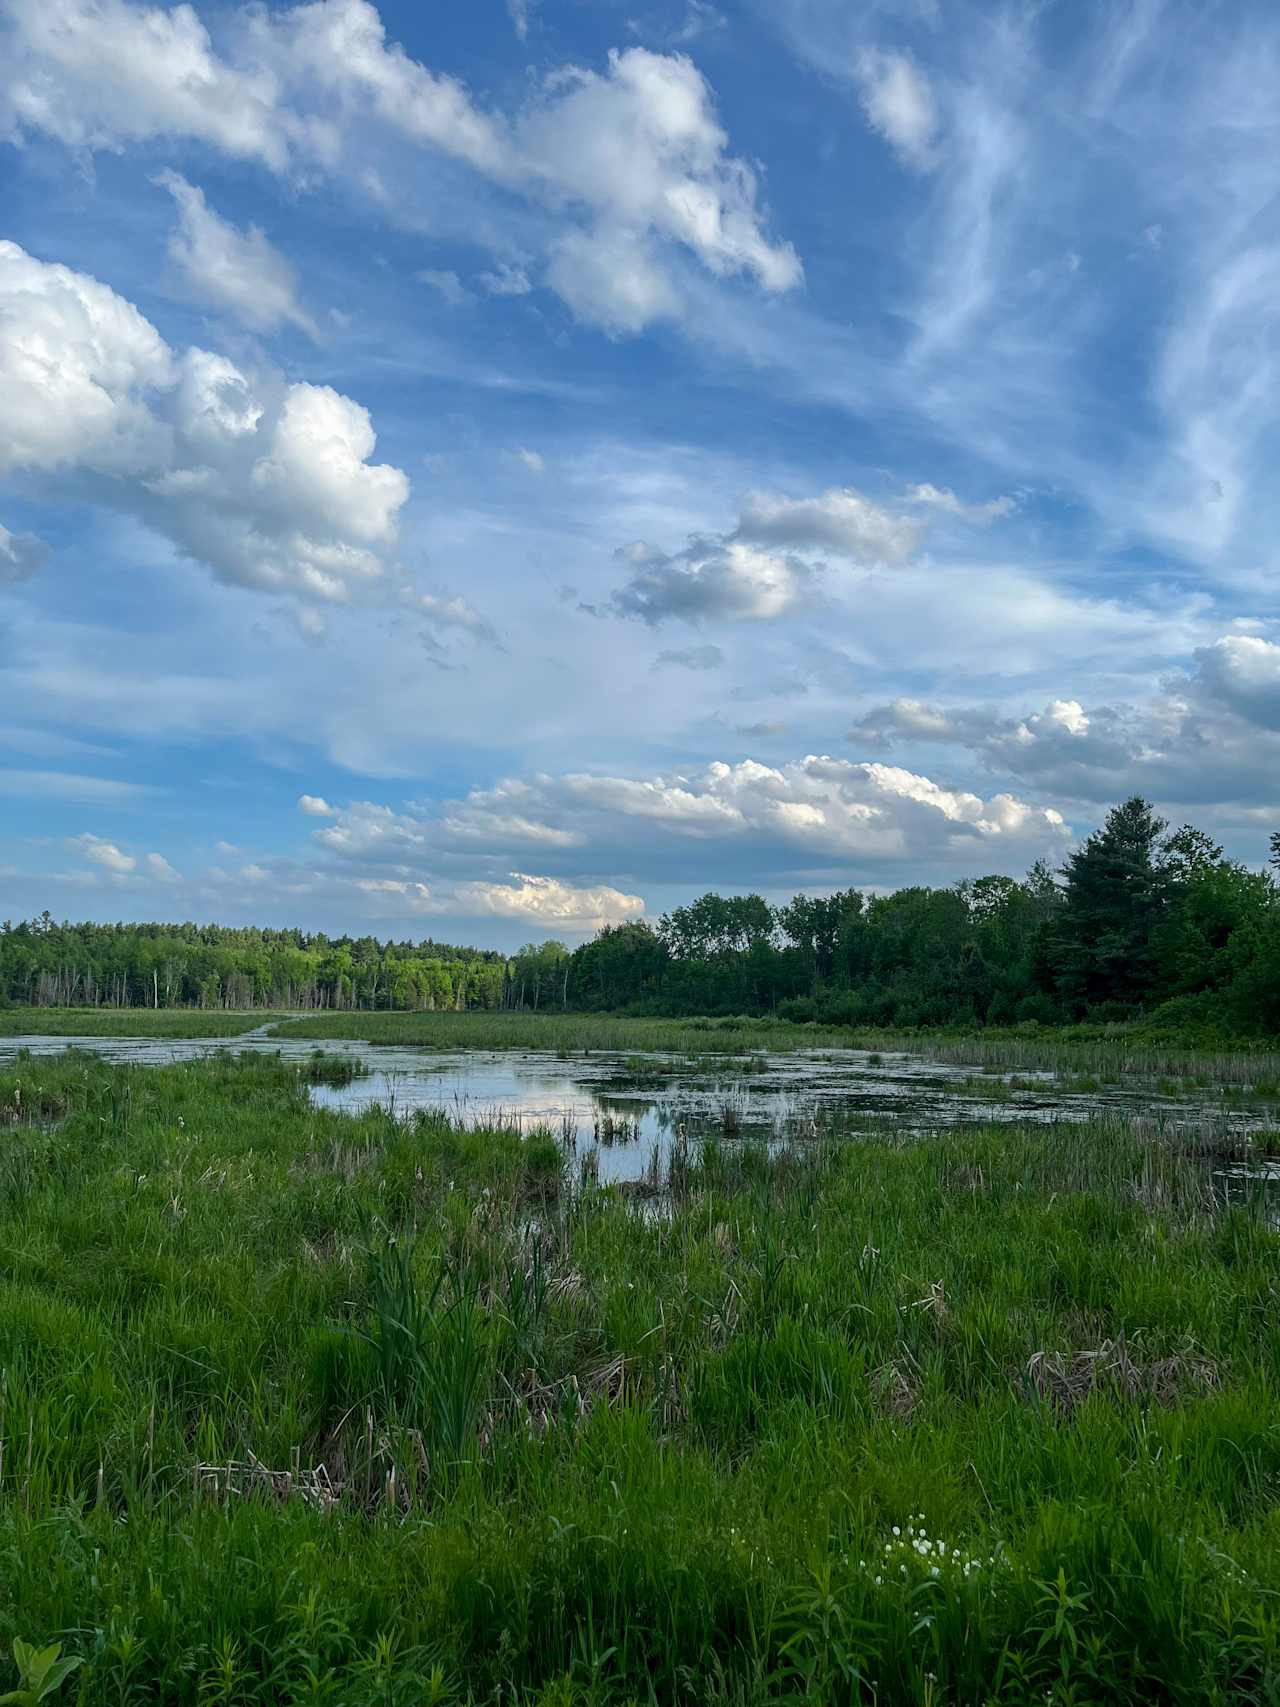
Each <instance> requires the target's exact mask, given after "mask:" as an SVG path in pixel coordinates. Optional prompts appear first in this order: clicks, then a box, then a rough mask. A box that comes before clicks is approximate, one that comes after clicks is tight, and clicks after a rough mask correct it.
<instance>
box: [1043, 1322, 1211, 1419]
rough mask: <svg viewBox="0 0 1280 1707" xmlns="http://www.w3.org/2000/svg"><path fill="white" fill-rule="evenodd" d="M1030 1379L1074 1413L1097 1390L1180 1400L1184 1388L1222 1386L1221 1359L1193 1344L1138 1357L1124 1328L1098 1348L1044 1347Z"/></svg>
mask: <svg viewBox="0 0 1280 1707" xmlns="http://www.w3.org/2000/svg"><path fill="white" fill-rule="evenodd" d="M1026 1375H1027V1382H1028V1384H1029V1387H1030V1389H1031V1391H1032V1392H1034V1394H1035V1395H1036V1397H1037V1398H1038V1399H1039V1400H1040V1401H1041V1402H1043V1403H1045V1404H1048V1405H1051V1406H1053V1408H1054V1409H1055V1410H1058V1411H1062V1412H1064V1413H1067V1414H1069V1413H1070V1412H1072V1411H1074V1410H1075V1409H1076V1407H1077V1406H1078V1405H1081V1404H1083V1403H1084V1401H1085V1400H1086V1399H1087V1398H1089V1396H1090V1395H1091V1394H1093V1393H1098V1392H1101V1393H1110V1394H1111V1395H1112V1396H1113V1397H1116V1398H1119V1399H1124V1400H1127V1401H1128V1402H1130V1403H1155V1404H1158V1405H1174V1404H1176V1403H1177V1402H1178V1400H1179V1399H1181V1398H1182V1397H1183V1395H1184V1394H1186V1393H1190V1392H1209V1391H1212V1390H1213V1389H1214V1388H1215V1387H1217V1386H1218V1382H1219V1377H1218V1369H1217V1365H1216V1364H1215V1363H1214V1362H1213V1360H1212V1359H1211V1358H1208V1357H1205V1356H1204V1355H1203V1354H1202V1353H1200V1352H1196V1351H1192V1350H1190V1349H1188V1350H1186V1351H1182V1352H1176V1353H1175V1354H1174V1355H1173V1356H1171V1357H1158V1358H1152V1359H1149V1360H1141V1359H1139V1358H1136V1357H1135V1356H1134V1355H1133V1353H1132V1350H1131V1348H1130V1346H1129V1343H1128V1341H1127V1340H1126V1339H1125V1337H1124V1335H1123V1334H1118V1335H1117V1336H1116V1338H1115V1339H1108V1340H1103V1342H1102V1344H1101V1345H1100V1346H1098V1347H1097V1348H1096V1349H1094V1350H1092V1351H1074V1352H1046V1351H1038V1352H1036V1353H1035V1355H1034V1356H1033V1357H1032V1358H1031V1360H1030V1361H1029V1362H1028V1364H1027V1371H1026Z"/></svg>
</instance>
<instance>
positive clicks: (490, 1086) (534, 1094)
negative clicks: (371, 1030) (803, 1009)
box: [0, 1027, 1280, 1185]
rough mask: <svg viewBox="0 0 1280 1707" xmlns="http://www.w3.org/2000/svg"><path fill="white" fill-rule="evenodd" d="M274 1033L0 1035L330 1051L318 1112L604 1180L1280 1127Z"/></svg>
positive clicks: (1128, 1107) (842, 1077)
mask: <svg viewBox="0 0 1280 1707" xmlns="http://www.w3.org/2000/svg"><path fill="white" fill-rule="evenodd" d="M265 1031H266V1028H265V1027H263V1028H259V1030H258V1031H257V1032H250V1033H248V1034H246V1035H245V1036H243V1037H237V1038H233V1039H230V1040H227V1039H225V1038H223V1039H217V1040H210V1041H200V1040H186V1039H183V1040H173V1039H167V1038H165V1039H155V1038H118V1037H112V1038H107V1037H82V1038H73V1037H10V1038H3V1039H0V1063H3V1062H4V1061H6V1060H9V1059H12V1057H13V1056H14V1055H15V1054H16V1053H17V1051H18V1050H19V1049H24V1048H25V1049H30V1050H32V1051H33V1052H35V1053H41V1054H43V1053H51V1052H54V1051H56V1050H60V1049H66V1048H77V1049H85V1050H92V1051H93V1052H94V1053H96V1054H99V1055H101V1056H103V1057H104V1058H105V1059H107V1060H109V1061H122V1062H134V1063H137V1064H140V1065H156V1064H162V1063H167V1062H176V1061H189V1060H195V1059H198V1058H200V1057H202V1056H205V1055H209V1054H212V1053H214V1052H215V1051H217V1050H220V1049H222V1050H231V1051H236V1052H239V1051H253V1052H266V1053H275V1054H279V1055H280V1056H282V1057H283V1058H284V1059H285V1060H287V1061H293V1062H296V1063H297V1065H298V1066H299V1068H300V1069H301V1068H302V1067H303V1066H304V1065H305V1064H306V1063H307V1062H308V1061H309V1060H310V1059H311V1058H312V1057H313V1056H314V1055H315V1054H316V1053H317V1052H320V1053H322V1054H324V1055H325V1056H329V1057H335V1058H337V1059H338V1060H343V1061H349V1062H350V1063H351V1064H352V1066H353V1067H355V1068H356V1069H357V1072H358V1074H359V1076H358V1077H356V1078H355V1079H353V1080H352V1082H351V1083H350V1084H345V1085H323V1084H322V1085H313V1086H311V1087H310V1088H309V1090H310V1095H311V1098H312V1100H313V1101H314V1103H315V1104H316V1105H317V1107H321V1108H328V1109H336V1110H348V1111H353V1112H355V1111H359V1110H361V1109H365V1108H368V1107H370V1106H371V1105H372V1104H375V1103H376V1104H379V1105H381V1106H383V1107H385V1108H390V1109H393V1110H394V1111H396V1112H397V1113H400V1114H410V1113H412V1112H413V1111H415V1110H417V1109H437V1110H443V1111H444V1112H447V1113H448V1114H450V1115H451V1116H453V1117H454V1118H456V1119H459V1120H464V1121H467V1122H469V1123H471V1124H474V1125H489V1124H503V1125H514V1126H517V1127H519V1128H521V1129H522V1130H524V1131H532V1130H533V1129H535V1128H537V1127H545V1128H548V1129H550V1130H551V1131H552V1132H554V1133H555V1134H556V1135H557V1136H558V1137H561V1138H563V1139H564V1140H565V1141H566V1142H567V1143H569V1144H571V1145H572V1146H573V1148H574V1150H575V1151H576V1153H577V1154H578V1155H579V1156H580V1157H582V1156H588V1155H590V1157H591V1166H592V1168H593V1169H594V1168H596V1167H597V1166H598V1169H599V1178H600V1179H601V1180H602V1181H626V1180H642V1179H644V1178H646V1177H655V1176H656V1175H660V1174H661V1172H662V1171H663V1170H664V1166H665V1159H666V1156H667V1154H668V1153H669V1151H670V1149H671V1147H672V1146H673V1144H676V1143H678V1142H680V1141H681V1140H682V1139H685V1140H688V1141H689V1142H691V1143H696V1142H697V1140H698V1139H700V1138H702V1137H704V1136H706V1135H707V1134H710V1133H716V1134H718V1135H720V1136H721V1137H724V1138H727V1139H730V1140H733V1139H738V1138H758V1139H764V1140H766V1141H769V1142H774V1141H786V1140H787V1139H790V1138H795V1137H798V1136H799V1137H802V1136H805V1135H811V1134H815V1133H819V1132H823V1131H828V1130H833V1129H834V1130H840V1129H841V1128H845V1127H848V1126H849V1125H858V1124H866V1123H868V1122H872V1121H876V1122H880V1121H886V1120H887V1121H891V1122H892V1123H893V1124H894V1125H896V1126H898V1127H900V1128H902V1129H904V1130H906V1131H910V1132H921V1133H923V1132H929V1131H937V1130H939V1129H944V1128H947V1127H954V1126H957V1125H961V1124H966V1123H973V1122H983V1123H987V1122H991V1121H1006V1120H1018V1121H1026V1120H1034V1121H1039V1122H1053V1121H1069V1122H1079V1121H1084V1120H1088V1119H1091V1118H1093V1117H1096V1116H1099V1115H1106V1114H1114V1115H1118V1116H1122V1117H1126V1118H1133V1117H1141V1118H1142V1119H1143V1120H1144V1121H1147V1122H1151V1123H1154V1124H1156V1125H1159V1126H1162V1127H1187V1128H1192V1129H1194V1130H1195V1131H1196V1132H1198V1133H1203V1134H1208V1135H1214V1136H1216V1135H1219V1134H1221V1135H1224V1136H1225V1135H1226V1134H1228V1133H1230V1134H1233V1135H1236V1136H1239V1137H1244V1135H1245V1134H1247V1133H1249V1132H1252V1131H1263V1130H1270V1131H1275V1130H1276V1129H1277V1127H1278V1126H1280V1115H1278V1114H1277V1111H1276V1110H1274V1109H1271V1108H1267V1107H1264V1106H1258V1105H1246V1106H1243V1107H1241V1106H1238V1105H1237V1106H1228V1105H1224V1103H1223V1102H1222V1101H1221V1100H1220V1098H1218V1097H1216V1096H1215V1095H1214V1094H1213V1093H1212V1092H1206V1093H1201V1094H1199V1095H1196V1096H1191V1095H1185V1096H1168V1095H1160V1094H1158V1093H1157V1092H1156V1091H1155V1090H1154V1089H1153V1088H1152V1087H1150V1086H1146V1085H1143V1084H1141V1083H1138V1084H1132V1083H1126V1084H1125V1085H1124V1086H1123V1087H1117V1088H1106V1089H1103V1090H1089V1091H1073V1090H1072V1089H1070V1088H1069V1085H1067V1084H1059V1083H1058V1081H1057V1079H1056V1077H1055V1075H1054V1074H1053V1073H1049V1072H1045V1073H1038V1074H1028V1073H1027V1072H1025V1071H1023V1072H1021V1073H1019V1074H1017V1075H1016V1076H1015V1075H1013V1074H978V1073H975V1071H974V1069H972V1068H970V1067H966V1066H958V1065H955V1064H953V1063H949V1062H941V1061H932V1060H930V1059H928V1058H927V1057H926V1056H923V1055H913V1054H899V1053H893V1054H884V1055H879V1054H870V1053H868V1052H866V1051H864V1050H853V1049H850V1050H822V1051H812V1052H804V1053H797V1054H786V1055H769V1054H760V1055H756V1056H754V1057H751V1058H750V1059H745V1058H743V1057H740V1056H733V1057H729V1056H726V1057H724V1058H723V1059H722V1060H720V1061H719V1062H712V1063H710V1064H709V1063H708V1061H707V1060H706V1058H699V1059H698V1060H696V1061H690V1060H687V1059H686V1058H684V1057H682V1056H671V1055H622V1054H610V1053H605V1052H602V1051H601V1052H596V1051H592V1052H583V1053H575V1054H573V1055H571V1056H568V1057H563V1056H559V1055H555V1054H550V1053H546V1052H541V1051H537V1050H527V1051H517V1050H497V1051H491V1050H467V1051H461V1052H456V1053H453V1052H443V1051H435V1050H425V1049H413V1048H401V1047H398V1046H386V1045H379V1046H371V1045H368V1044H363V1043H353V1042H345V1041H334V1042H325V1043H317V1042H315V1041H313V1040H307V1041H306V1042H301V1041H290V1040H288V1039H282V1038H273V1037H269V1036H267V1035H265ZM1266 1171H1267V1164H1259V1165H1258V1167H1257V1168H1256V1169H1255V1167H1254V1165H1253V1164H1252V1163H1251V1164H1249V1165H1248V1167H1247V1170H1246V1172H1245V1173H1244V1174H1243V1175H1242V1176H1241V1182H1240V1183H1241V1185H1243V1184H1244V1183H1245V1181H1247V1180H1248V1179H1257V1178H1258V1177H1259V1176H1260V1175H1261V1174H1263V1173H1265V1172H1266ZM1275 1183H1276V1184H1277V1185H1280V1176H1277V1178H1276V1181H1275Z"/></svg>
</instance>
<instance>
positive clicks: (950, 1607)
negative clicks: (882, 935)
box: [0, 1054, 1280, 1704]
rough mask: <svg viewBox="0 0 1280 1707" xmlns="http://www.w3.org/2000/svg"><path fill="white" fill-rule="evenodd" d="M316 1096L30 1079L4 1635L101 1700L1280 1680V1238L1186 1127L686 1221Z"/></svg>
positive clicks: (564, 1699)
mask: <svg viewBox="0 0 1280 1707" xmlns="http://www.w3.org/2000/svg"><path fill="white" fill-rule="evenodd" d="M304 1077H305V1076H304V1075H303V1074H301V1073H300V1072H299V1071H298V1068H297V1063H294V1062H291V1061H287V1060H277V1059H275V1058H273V1057H271V1056H269V1055H264V1054H258V1055H254V1056H242V1057H239V1058H234V1059H233V1058H230V1057H225V1056H224V1057H217V1056H214V1057H212V1058H208V1059H202V1060H193V1061H189V1062H182V1063H175V1064H172V1065H168V1066H156V1067H147V1068H140V1067H129V1066H121V1065H110V1064H107V1063H105V1062H103V1061H100V1060H98V1059H94V1058H86V1057H83V1056H76V1055H62V1056H50V1057H43V1058H33V1059H28V1060H24V1061H21V1062H17V1063H11V1064H9V1065H7V1066H4V1067H2V1068H0V1106H4V1107H8V1108H14V1107H15V1103H16V1106H17V1108H18V1113H17V1115H16V1116H15V1118H14V1119H13V1120H12V1122H11V1123H10V1124H9V1125H7V1126H6V1128H5V1133H4V1142H3V1148H2V1149H0V1248H2V1249H3V1252H4V1259H3V1271H2V1273H0V1366H2V1367H3V1369H4V1376H3V1384H2V1385H3V1391H2V1396H0V1415H2V1416H3V1422H2V1423H0V1435H2V1436H3V1439H4V1447H3V1459H2V1462H0V1640H3V1642H4V1644H5V1645H6V1646H7V1644H8V1641H9V1639H10V1638H11V1637H12V1636H14V1635H19V1636H23V1637H25V1638H28V1639H31V1640H34V1641H42V1642H47V1641H52V1640H61V1641H62V1642H63V1643H64V1646H65V1648H66V1650H67V1651H68V1652H72V1653H75V1654H76V1655H79V1656H81V1657H82V1658H83V1659H84V1661H85V1664H84V1665H83V1666H82V1668H81V1669H80V1671H79V1672H77V1673H76V1675H75V1678H74V1680H73V1681H72V1683H71V1684H69V1685H68V1686H67V1688H66V1691H65V1697H66V1699H68V1700H71V1699H75V1700H77V1701H81V1702H84V1703H98V1702H103V1703H106V1702H113V1703H114V1702H118V1701H121V1700H129V1701H156V1702H161V1701H164V1702H187V1701H189V1702H192V1703H195V1702H197V1701H199V1702H207V1701H226V1702H230V1701H238V1702H262V1703H266V1702H272V1703H274V1702H277V1701H281V1700H332V1701H341V1702H344V1703H348V1702H349V1703H365V1702H368V1703H370V1704H372V1703H374V1702H384V1701H405V1702H408V1701H414V1702H417V1701H423V1700H429V1701H436V1702H453V1701H457V1702H463V1701H476V1702H494V1703H497V1702H498V1701H499V1700H501V1701H503V1702H511V1701H527V1702H530V1703H533V1702H539V1703H551V1702H555V1703H569V1702H578V1701H581V1702H584V1703H585V1702H618V1703H623V1702H631V1701H662V1702H675V1701H685V1700H690V1701H691V1700H699V1701H706V1700H711V1701H723V1702H726V1703H727V1702H741V1703H746V1702H760V1703H766V1702H768V1703H773V1702H783V1701H792V1700H797V1699H805V1700H809V1701H829V1702H848V1701H866V1702H873V1701H874V1702H886V1703H887V1702H904V1703H905V1702H912V1703H915V1702H920V1701H930V1702H934V1703H941V1702H944V1701H945V1702H955V1703H970V1702H974V1701H985V1700H989V1699H997V1700H1000V1701H1010V1702H1026V1703H1030V1702H1032V1701H1034V1702H1037V1703H1040V1702H1043V1701H1045V1700H1046V1698H1047V1699H1049V1700H1051V1701H1054V1700H1056V1701H1060V1702H1063V1703H1065V1702H1067V1701H1084V1700H1089V1701H1126V1702H1128V1701H1133V1700H1168V1701H1186V1702H1191V1701H1207V1700H1217V1701H1241V1702H1244V1701H1263V1700H1267V1699H1269V1698H1270V1694H1271V1692H1273V1689H1274V1681H1275V1678H1276V1676H1277V1668H1278V1667H1280V1651H1278V1647H1280V1636H1278V1633H1277V1615H1276V1613H1275V1610H1274V1608H1275V1605H1276V1603H1277V1602H1276V1596H1277V1594H1278V1593H1280V1548H1278V1547H1277V1542H1278V1541H1280V1517H1278V1515H1277V1510H1276V1494H1275V1490H1276V1487H1277V1485H1280V1483H1278V1478H1280V1409H1278V1407H1277V1393H1276V1381H1277V1374H1276V1372H1277V1369H1278V1368H1280V1311H1277V1308H1276V1304H1277V1296H1276V1292H1277V1280H1278V1276H1280V1262H1278V1260H1277V1259H1278V1258H1280V1235H1278V1234H1277V1232H1276V1230H1275V1229H1274V1227H1272V1226H1271V1225H1269V1223H1268V1221H1267V1219H1266V1216H1265V1214H1264V1213H1262V1212H1261V1207H1260V1205H1259V1204H1257V1203H1256V1202H1254V1201H1252V1200H1251V1199H1249V1198H1245V1199H1243V1200H1241V1201H1237V1202H1230V1203H1226V1202H1224V1201H1223V1200H1222V1197H1221V1195H1220V1194H1219V1193H1218V1192H1217V1191H1215V1189H1214V1187H1213V1181H1212V1170H1211V1168H1209V1167H1208V1166H1207V1165H1206V1161H1205V1158H1204V1157H1203V1156H1200V1155H1197V1154H1195V1153H1193V1150H1192V1149H1191V1148H1190V1147H1188V1146H1187V1145H1185V1144H1183V1143H1181V1142H1177V1141H1174V1139H1173V1138H1172V1136H1171V1135H1170V1134H1169V1133H1168V1132H1164V1131H1161V1130H1158V1129H1155V1128H1153V1127H1152V1126H1151V1125H1150V1124H1148V1125H1147V1126H1144V1125H1143V1124H1142V1122H1141V1120H1139V1119H1136V1118H1135V1119H1133V1120H1126V1119H1124V1118H1123V1117H1121V1116H1118V1115H1115V1114H1111V1115H1108V1116H1107V1117H1106V1118H1105V1119H1104V1120H1103V1121H1101V1122H1083V1123H1080V1124H1076V1125H1064V1124H1055V1125H1043V1124H1035V1123H1029V1122H1026V1121H1017V1120H1015V1121H1010V1122H1007V1123H1005V1124H1002V1125H999V1126H990V1125H981V1124H974V1125H967V1126H958V1127H955V1128H953V1129H952V1130H951V1131H949V1132H945V1133H940V1134H938V1135H936V1136H933V1137H923V1138H921V1137H911V1136H909V1135H907V1134H905V1133H904V1132H903V1131H902V1130H901V1129H900V1128H897V1127H895V1126H894V1125H893V1124H892V1123H883V1124H881V1125H879V1126H878V1127H876V1128H875V1129H872V1130H867V1131H864V1132H862V1133H859V1134H854V1135H845V1136H841V1135H838V1134H837V1133H836V1132H834V1131H829V1132H821V1133H818V1134H816V1135H813V1136H810V1137H807V1138H806V1137H804V1136H802V1135H799V1134H793V1135H792V1137H791V1138H790V1139H789V1140H788V1141H785V1142H781V1143H770V1142H765V1141H757V1140H753V1139H752V1138H751V1137H750V1135H747V1136H745V1137H744V1138H742V1139H740V1140H734V1141H729V1140H721V1141H715V1140H712V1141H709V1142H707V1143H705V1144H690V1145H689V1146H688V1147H687V1152H686V1153H685V1154H684V1155H683V1157H682V1160H681V1162H680V1165H679V1166H678V1167H676V1168H675V1169H674V1170H668V1171H667V1174H666V1176H665V1177H664V1179H663V1181H662V1183H661V1193H662V1198H661V1213H654V1211H653V1206H652V1204H651V1203H649V1202H643V1203H637V1202H636V1201H635V1200H634V1198H633V1197H632V1196H631V1195H630V1194H628V1193H626V1192H624V1191H622V1190H621V1189H620V1188H619V1187H616V1186H609V1185H599V1184H594V1183H592V1182H591V1180H590V1179H589V1178H588V1179H587V1180H586V1182H585V1183H584V1174H583V1169H582V1167H581V1161H582V1157H581V1153H579V1154H578V1155H577V1156H576V1157H575V1156H573V1155H572V1154H570V1150H571V1148H572V1147H571V1146H569V1145H567V1144H566V1142H565V1140H564V1138H563V1136H562V1135H561V1134H560V1133H558V1132H557V1131H556V1130H555V1129H554V1128H553V1127H550V1126H548V1127H545V1128H542V1129H539V1128H538V1127H537V1126H536V1125H529V1124H526V1126H525V1127H524V1129H523V1130H522V1131H516V1130H513V1129H511V1128H510V1127H506V1128H504V1127H502V1126H501V1125H495V1126H493V1127H491V1128H488V1129H486V1128H484V1127H483V1126H480V1125H477V1123H476V1122H475V1120H474V1119H471V1120H467V1119H464V1120H459V1119H454V1118H450V1116H449V1115H448V1113H447V1112H446V1111H444V1110H442V1109H438V1108H437V1109H421V1110H418V1111H416V1112H415V1111H407V1110H401V1111H399V1112H398V1113H397V1114H396V1116H395V1117H393V1116H392V1115H391V1114H390V1113H389V1112H388V1110H386V1109H385V1108H379V1107H363V1108H359V1109H357V1110H356V1111H355V1112H353V1113H344V1112H339V1111H335V1110H332V1109H329V1108H325V1107H317V1106H316V1104H315V1102H314V1101H313V1100H312V1097H313V1093H312V1092H311V1090H310V1089H309V1087H308V1086H307V1084H306V1083H305V1082H304ZM19 1083H21V1084H22V1086H23V1087H24V1088H23V1092H22V1096H21V1097H20V1098H16V1099H15V1095H14V1091H15V1086H16V1085H17V1084H19ZM37 1091H38V1095H39V1096H40V1097H41V1098H44V1099H46V1107H47V1108H49V1109H53V1110H56V1114H55V1117H54V1118H43V1119H28V1118H27V1116H26V1113H25V1110H27V1109H30V1108H31V1107H32V1106H33V1105H32V1098H33V1096H34V1095H36V1094H37Z"/></svg>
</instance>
